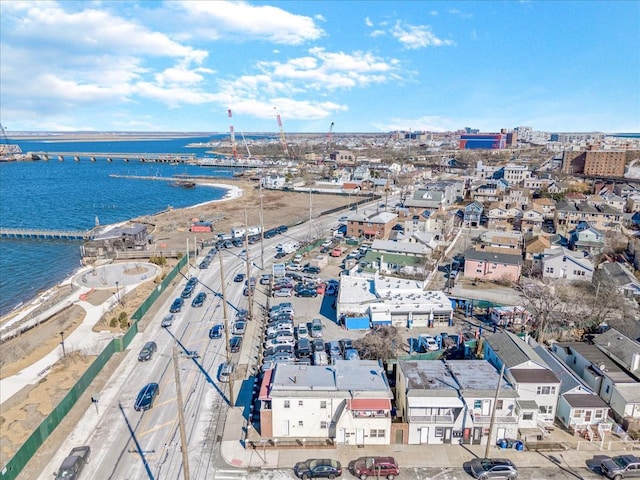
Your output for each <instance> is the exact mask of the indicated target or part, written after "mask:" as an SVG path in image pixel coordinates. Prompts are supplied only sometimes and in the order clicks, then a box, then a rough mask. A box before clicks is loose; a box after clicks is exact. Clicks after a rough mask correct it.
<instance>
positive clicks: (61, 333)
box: [60, 332, 67, 357]
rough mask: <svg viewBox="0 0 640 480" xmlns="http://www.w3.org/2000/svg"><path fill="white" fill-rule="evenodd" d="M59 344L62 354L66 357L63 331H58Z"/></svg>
mask: <svg viewBox="0 0 640 480" xmlns="http://www.w3.org/2000/svg"><path fill="white" fill-rule="evenodd" d="M60 338H61V340H60V346H61V347H62V356H63V357H66V356H67V352H65V350H64V332H60Z"/></svg>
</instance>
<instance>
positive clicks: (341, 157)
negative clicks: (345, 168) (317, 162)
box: [329, 150, 355, 164]
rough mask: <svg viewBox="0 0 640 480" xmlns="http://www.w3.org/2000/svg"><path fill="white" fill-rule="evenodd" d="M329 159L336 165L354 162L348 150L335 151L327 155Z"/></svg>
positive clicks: (353, 157)
mask: <svg viewBox="0 0 640 480" xmlns="http://www.w3.org/2000/svg"><path fill="white" fill-rule="evenodd" d="M329 158H330V159H331V160H333V161H334V162H336V163H337V164H349V163H354V162H355V156H354V155H353V153H352V152H350V151H349V150H335V151H333V152H331V153H330V154H329Z"/></svg>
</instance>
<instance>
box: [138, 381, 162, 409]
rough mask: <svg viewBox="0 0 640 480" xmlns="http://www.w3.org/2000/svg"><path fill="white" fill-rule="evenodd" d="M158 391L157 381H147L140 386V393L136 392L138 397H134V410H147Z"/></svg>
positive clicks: (151, 405)
mask: <svg viewBox="0 0 640 480" xmlns="http://www.w3.org/2000/svg"><path fill="white" fill-rule="evenodd" d="M159 393H160V387H159V386H158V384H157V383H149V384H147V385H145V386H144V387H142V390H140V393H138V398H136V403H135V404H134V405H133V408H134V409H135V410H136V411H140V410H143V411H144V410H149V409H150V408H151V407H153V402H154V401H155V399H156V397H157V396H158V394H159Z"/></svg>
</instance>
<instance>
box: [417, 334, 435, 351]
mask: <svg viewBox="0 0 640 480" xmlns="http://www.w3.org/2000/svg"><path fill="white" fill-rule="evenodd" d="M420 341H421V343H422V345H424V346H425V348H426V349H427V351H428V352H434V351H436V350H438V342H436V339H435V338H433V337H432V336H431V335H420Z"/></svg>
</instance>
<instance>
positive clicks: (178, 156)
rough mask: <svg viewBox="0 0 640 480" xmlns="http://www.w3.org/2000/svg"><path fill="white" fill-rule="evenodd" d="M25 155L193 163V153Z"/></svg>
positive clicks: (56, 153)
mask: <svg viewBox="0 0 640 480" xmlns="http://www.w3.org/2000/svg"><path fill="white" fill-rule="evenodd" d="M27 157H30V158H31V159H32V160H44V161H48V160H51V159H56V158H57V159H58V160H59V161H61V162H62V161H64V160H65V159H66V158H72V159H73V160H74V161H76V162H79V161H80V159H82V158H85V159H89V160H91V161H92V162H95V161H96V160H97V159H105V160H107V162H111V161H113V160H123V161H125V162H129V161H132V160H137V161H139V162H149V163H195V162H196V154H195V153H140V152H137V153H123V152H44V151H43V152H29V153H27Z"/></svg>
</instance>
